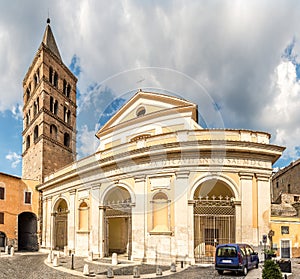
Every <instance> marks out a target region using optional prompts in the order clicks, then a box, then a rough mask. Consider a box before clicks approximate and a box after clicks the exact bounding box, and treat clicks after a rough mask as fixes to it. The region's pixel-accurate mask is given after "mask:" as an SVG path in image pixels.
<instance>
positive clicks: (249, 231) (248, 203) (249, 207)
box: [239, 172, 256, 243]
mask: <svg viewBox="0 0 300 279" xmlns="http://www.w3.org/2000/svg"><path fill="white" fill-rule="evenodd" d="M239 176H240V189H241V202H242V205H241V207H242V214H241V215H242V216H241V217H242V218H241V235H242V241H243V242H247V243H253V240H255V239H256V229H255V228H254V226H253V217H254V215H253V211H254V208H253V174H252V173H246V172H241V173H239Z"/></svg>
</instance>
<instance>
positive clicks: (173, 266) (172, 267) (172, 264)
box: [170, 263, 176, 272]
mask: <svg viewBox="0 0 300 279" xmlns="http://www.w3.org/2000/svg"><path fill="white" fill-rule="evenodd" d="M170 271H171V272H176V264H175V263H171V269H170Z"/></svg>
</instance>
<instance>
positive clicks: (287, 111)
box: [261, 61, 300, 159]
mask: <svg viewBox="0 0 300 279" xmlns="http://www.w3.org/2000/svg"><path fill="white" fill-rule="evenodd" d="M273 86H274V87H273V98H271V99H270V100H269V102H268V104H267V105H266V107H265V109H264V110H263V111H262V115H261V119H262V122H263V125H264V126H265V127H268V129H269V130H270V131H273V135H274V139H273V142H274V143H276V144H279V145H283V146H286V147H287V150H286V152H285V154H284V156H285V158H291V159H297V157H299V155H300V154H298V153H297V149H296V148H297V146H299V145H300V143H299V138H300V127H299V119H300V109H299V108H300V82H299V81H298V80H297V76H296V66H295V65H294V64H293V63H292V62H291V61H282V62H281V63H280V64H279V65H278V66H277V67H276V69H275V73H274V84H273Z"/></svg>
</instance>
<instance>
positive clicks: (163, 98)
mask: <svg viewBox="0 0 300 279" xmlns="http://www.w3.org/2000/svg"><path fill="white" fill-rule="evenodd" d="M183 108H188V109H189V110H191V114H192V119H193V120H195V121H197V106H196V105H195V104H193V103H191V102H188V101H186V100H183V99H179V98H176V97H173V96H168V95H164V94H158V93H152V92H144V91H138V92H137V93H136V94H135V95H134V96H133V97H132V98H131V99H130V100H129V101H128V102H127V103H126V104H125V105H124V106H123V107H122V108H121V109H120V110H119V111H118V112H117V113H116V114H115V115H114V116H113V117H112V118H111V119H110V120H109V121H108V122H107V123H106V124H105V125H104V126H103V127H102V128H101V129H100V130H99V131H98V132H97V134H96V136H97V137H98V138H99V137H100V135H101V134H102V133H103V132H104V131H105V130H107V129H109V128H112V127H117V126H118V125H122V124H123V125H125V124H128V125H130V123H131V122H133V121H134V122H136V121H139V120H140V121H143V120H144V119H146V118H148V119H149V118H151V117H153V118H154V117H156V116H157V115H161V114H162V113H164V114H172V113H176V112H177V113H178V109H183Z"/></svg>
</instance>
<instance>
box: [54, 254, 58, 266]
mask: <svg viewBox="0 0 300 279" xmlns="http://www.w3.org/2000/svg"><path fill="white" fill-rule="evenodd" d="M53 266H54V267H58V259H57V255H54V258H53Z"/></svg>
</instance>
